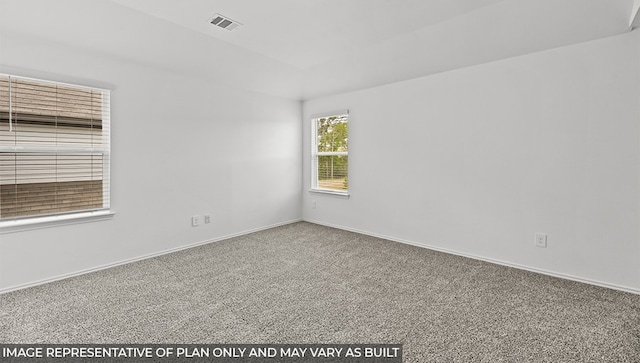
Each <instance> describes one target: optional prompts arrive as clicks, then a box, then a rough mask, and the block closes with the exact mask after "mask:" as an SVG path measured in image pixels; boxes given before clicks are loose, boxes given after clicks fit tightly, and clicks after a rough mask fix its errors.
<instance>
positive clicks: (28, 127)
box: [0, 74, 110, 222]
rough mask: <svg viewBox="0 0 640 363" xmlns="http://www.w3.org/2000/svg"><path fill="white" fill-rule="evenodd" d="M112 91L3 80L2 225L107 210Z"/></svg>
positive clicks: (0, 98)
mask: <svg viewBox="0 0 640 363" xmlns="http://www.w3.org/2000/svg"><path fill="white" fill-rule="evenodd" d="M109 121H110V116H109V91H107V90H102V89H95V88H88V87H83V86H75V85H68V84H61V83H56V82H50V81H42V80H35V79H29V78H22V77H16V76H9V75H4V74H0V222H2V221H10V220H17V219H27V218H33V217H41V216H58V215H62V214H69V213H79V212H88V211H98V210H102V211H104V210H108V209H109V153H110V147H109V143H110V138H109Z"/></svg>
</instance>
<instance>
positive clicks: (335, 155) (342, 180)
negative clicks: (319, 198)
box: [311, 111, 349, 195]
mask: <svg viewBox="0 0 640 363" xmlns="http://www.w3.org/2000/svg"><path fill="white" fill-rule="evenodd" d="M348 140H349V114H348V112H347V111H344V112H343V113H338V114H334V115H329V116H320V117H315V118H313V119H312V141H311V144H312V146H311V157H312V162H311V164H312V169H311V174H312V175H311V190H313V191H321V192H322V191H324V192H330V193H338V194H345V195H346V194H347V193H348V167H347V166H348V158H349V147H348Z"/></svg>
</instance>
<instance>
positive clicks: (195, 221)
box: [191, 216, 200, 227]
mask: <svg viewBox="0 0 640 363" xmlns="http://www.w3.org/2000/svg"><path fill="white" fill-rule="evenodd" d="M199 225H200V216H193V217H191V226H192V227H196V226H199Z"/></svg>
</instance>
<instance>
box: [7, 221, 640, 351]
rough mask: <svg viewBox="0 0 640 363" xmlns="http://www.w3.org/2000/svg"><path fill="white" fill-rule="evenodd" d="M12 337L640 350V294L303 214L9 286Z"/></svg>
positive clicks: (30, 340)
mask: <svg viewBox="0 0 640 363" xmlns="http://www.w3.org/2000/svg"><path fill="white" fill-rule="evenodd" d="M0 342H2V343H50V344H53V343H121V344H124V343H162V344H168V343H256V344H266V343H292V344H301V343H333V344H336V343H401V344H404V361H405V362H640V296H639V295H634V294H629V293H623V292H619V291H614V290H610V289H606V288H601V287H596V286H590V285H585V284H581V283H577V282H572V281H567V280H562V279H557V278H553V277H548V276H543V275H538V274H534V273H530V272H527V271H521V270H517V269H513V268H508V267H503V266H498V265H494V264H490V263H485V262H481V261H476V260H472V259H468V258H463V257H458V256H453V255H449V254H445V253H440V252H434V251H430V250H427V249H423V248H418V247H413V246H409V245H403V244H400V243H394V242H390V241H386V240H383V239H379V238H374V237H369V236H364V235H360V234H356V233H351V232H346V231H341V230H337V229H332V228H327V227H323V226H318V225H314V224H310V223H305V222H300V223H295V224H290V225H286V226H282V227H278V228H273V229H269V230H266V231H261V232H257V233H253V234H249V235H245V236H241V237H237V238H232V239H228V240H224V241H221V242H215V243H212V244H208V245H204V246H200V247H196V248H192V249H188V250H184V251H180V252H176V253H172V254H168V255H164V256H160V257H156V258H151V259H147V260H144V261H140V262H136V263H131V264H127V265H123V266H119V267H114V268H111V269H107V270H102V271H98V272H94V273H90V274H86V275H82V276H79V277H74V278H69V279H66V280H62V281H58V282H53V283H49V284H45V285H41V286H36V287H33V288H28V289H24V290H19V291H14V292H10V293H6V294H3V295H0Z"/></svg>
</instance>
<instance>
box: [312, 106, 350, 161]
mask: <svg viewBox="0 0 640 363" xmlns="http://www.w3.org/2000/svg"><path fill="white" fill-rule="evenodd" d="M347 120H348V115H340V116H331V117H323V118H320V119H318V120H317V135H318V140H317V143H318V149H317V150H318V152H346V151H348V145H347V141H348V135H349V128H348V122H347Z"/></svg>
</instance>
